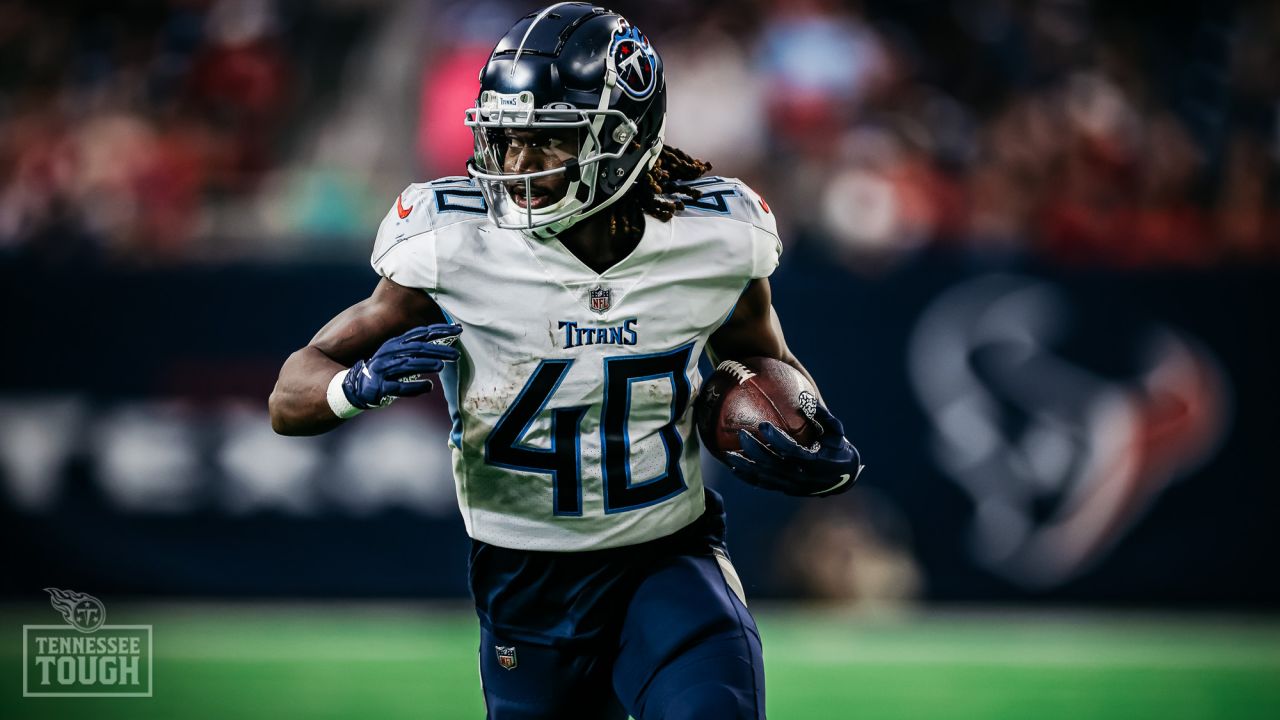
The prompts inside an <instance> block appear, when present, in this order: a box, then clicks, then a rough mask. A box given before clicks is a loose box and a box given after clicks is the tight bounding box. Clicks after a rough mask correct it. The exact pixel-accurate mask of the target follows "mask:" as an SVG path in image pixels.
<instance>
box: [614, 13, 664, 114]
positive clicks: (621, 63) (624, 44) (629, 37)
mask: <svg viewBox="0 0 1280 720" xmlns="http://www.w3.org/2000/svg"><path fill="white" fill-rule="evenodd" d="M609 55H610V56H611V57H612V59H613V66H614V68H616V69H617V72H618V83H619V84H620V85H621V86H622V89H623V91H625V92H626V93H627V94H628V95H630V96H631V97H633V98H635V99H637V100H644V99H645V98H647V97H649V96H650V95H652V94H653V90H654V88H655V87H657V84H658V82H657V80H658V72H657V58H658V56H657V53H655V52H654V51H653V47H651V46H650V45H649V38H647V37H645V34H644V33H642V32H640V31H639V30H638V29H637V28H636V27H635V26H633V25H630V24H628V23H627V22H626V21H625V20H624V21H622V22H620V23H619V25H618V29H617V30H615V31H614V34H613V42H612V43H611V44H610V45H609Z"/></svg>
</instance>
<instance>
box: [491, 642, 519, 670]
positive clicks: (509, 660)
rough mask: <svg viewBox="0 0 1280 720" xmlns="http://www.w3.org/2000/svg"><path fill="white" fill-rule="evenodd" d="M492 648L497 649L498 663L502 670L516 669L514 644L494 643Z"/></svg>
mask: <svg viewBox="0 0 1280 720" xmlns="http://www.w3.org/2000/svg"><path fill="white" fill-rule="evenodd" d="M493 649H494V650H496V651H498V664H499V665H501V666H502V669H503V670H515V669H516V648H515V646H514V645H494V646H493Z"/></svg>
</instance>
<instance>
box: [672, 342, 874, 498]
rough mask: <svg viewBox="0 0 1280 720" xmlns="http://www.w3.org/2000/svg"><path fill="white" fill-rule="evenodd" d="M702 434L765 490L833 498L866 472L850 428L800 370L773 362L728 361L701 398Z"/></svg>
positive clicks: (760, 359) (719, 456) (736, 468)
mask: <svg viewBox="0 0 1280 720" xmlns="http://www.w3.org/2000/svg"><path fill="white" fill-rule="evenodd" d="M695 417H696V422H697V425H698V434H699V435H700V436H701V437H702V442H703V444H704V445H706V446H707V449H708V450H710V451H711V453H712V454H713V455H715V456H716V458H717V459H719V460H720V461H721V462H723V463H724V464H726V465H728V466H729V468H730V469H731V470H733V472H734V474H735V475H737V476H738V477H739V478H742V479H743V480H744V481H746V482H748V483H750V484H752V485H755V486H756V487H760V488H764V489H766V490H777V491H779V492H782V493H786V494H787V495H797V496H816V497H826V496H829V495H837V494H839V493H842V492H845V491H846V490H848V489H849V488H850V487H852V486H853V483H854V482H855V481H856V480H857V479H858V474H859V473H861V472H862V459H861V457H860V456H859V455H858V450H857V448H855V447H854V446H853V444H852V443H850V442H849V441H848V440H847V439H846V438H845V436H844V425H843V424H841V422H840V421H839V420H837V419H836V417H835V416H834V415H832V414H831V413H830V412H829V411H828V410H827V409H826V408H824V407H822V405H820V404H818V398H817V392H816V391H815V389H814V388H813V386H812V385H811V384H810V383H809V380H808V378H806V377H805V376H804V375H802V374H801V373H800V372H799V371H798V370H796V369H795V368H793V367H791V366H790V365H787V364H786V363H784V362H781V361H779V360H774V359H772V358H763V357H758V358H747V359H745V360H742V361H737V362H735V361H732V360H726V361H725V362H722V363H720V365H719V367H717V368H716V371H715V373H713V374H712V375H711V377H710V378H708V379H707V382H706V383H705V384H704V385H703V386H702V390H701V392H699V394H698V401H697V408H696V415H695Z"/></svg>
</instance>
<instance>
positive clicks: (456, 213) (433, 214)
mask: <svg viewBox="0 0 1280 720" xmlns="http://www.w3.org/2000/svg"><path fill="white" fill-rule="evenodd" d="M488 215H489V210H488V207H487V206H486V204H485V200H484V195H483V194H482V193H481V192H480V189H479V188H478V187H476V185H475V183H474V181H473V180H472V179H471V178H468V177H445V178H440V179H439V180H432V181H431V182H425V183H414V184H412V185H410V186H409V187H407V188H405V189H404V191H403V192H401V193H400V195H399V196H397V197H396V201H395V204H393V205H392V206H391V209H390V210H388V211H387V214H386V217H384V218H383V219H382V224H381V225H379V226H378V235H377V238H376V239H375V240H374V243H373V255H372V257H371V258H370V263H371V264H372V265H373V267H374V269H375V270H377V271H378V273H379V274H380V275H382V276H383V277H386V278H388V279H391V280H394V281H396V282H397V283H400V284H401V285H405V286H406V287H417V288H423V289H427V290H431V289H434V287H435V269H436V267H435V252H436V251H435V248H434V247H433V245H434V243H433V242H431V240H432V237H433V234H434V233H436V232H438V231H439V230H441V229H443V228H446V227H449V226H450V225H456V224H458V223H460V222H465V221H467V220H481V219H484V218H487V217H488ZM401 248H404V249H401ZM393 251H394V252H393Z"/></svg>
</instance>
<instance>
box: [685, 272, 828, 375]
mask: <svg viewBox="0 0 1280 720" xmlns="http://www.w3.org/2000/svg"><path fill="white" fill-rule="evenodd" d="M708 344H709V345H710V348H711V357H712V360H713V361H714V362H716V363H719V362H720V361H721V360H741V359H743V358H749V357H767V358H773V359H774V360H781V361H782V362H784V363H786V364H788V365H790V366H791V367H793V368H795V369H796V370H799V371H800V374H801V375H804V376H805V377H806V378H808V380H809V383H810V384H811V385H813V387H814V388H815V389H816V388H817V387H818V384H817V383H816V382H814V381H813V376H811V375H809V371H808V370H805V369H804V366H803V365H801V364H800V360H799V359H797V358H796V356H795V354H793V353H792V352H791V350H790V349H789V348H788V347H787V340H786V338H785V337H783V335H782V323H781V322H780V321H779V320H778V313H777V312H776V311H775V310H774V309H773V290H772V289H771V288H770V287H769V279H768V278H758V279H756V280H752V281H751V283H750V284H749V285H747V289H746V291H744V292H743V293H742V297H741V298H739V299H738V304H737V305H736V306H735V307H734V309H733V312H732V313H731V314H730V316H729V319H728V320H726V321H725V323H724V324H723V325H721V326H720V328H719V329H718V330H716V331H715V333H713V334H712V335H711V339H710V340H709V341H708ZM818 399H820V400H821V399H822V393H821V392H819V393H818Z"/></svg>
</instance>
